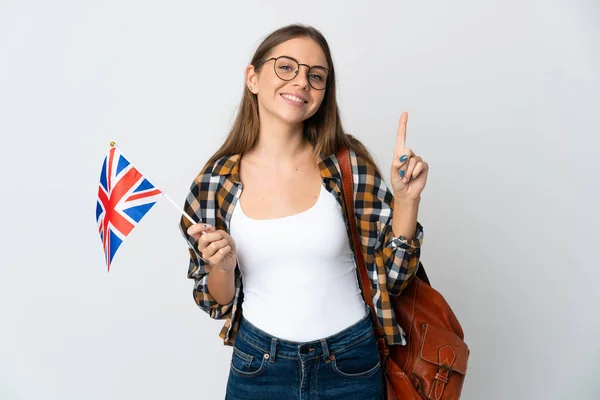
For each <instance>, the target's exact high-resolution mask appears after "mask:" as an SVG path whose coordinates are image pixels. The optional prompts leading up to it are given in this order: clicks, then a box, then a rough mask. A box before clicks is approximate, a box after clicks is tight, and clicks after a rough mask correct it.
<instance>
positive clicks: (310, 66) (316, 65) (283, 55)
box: [271, 54, 329, 72]
mask: <svg viewBox="0 0 600 400" xmlns="http://www.w3.org/2000/svg"><path fill="white" fill-rule="evenodd" d="M277 57H287V58H291V59H292V60H294V61H296V62H297V63H298V65H307V66H308V67H309V68H312V67H320V68H325V69H326V70H327V72H329V68H328V67H325V66H323V65H318V64H315V65H308V64H304V63H301V62H300V61H298V60H297V59H296V58H294V57H292V56H288V55H285V54H281V55H278V56H272V57H271V58H277Z"/></svg>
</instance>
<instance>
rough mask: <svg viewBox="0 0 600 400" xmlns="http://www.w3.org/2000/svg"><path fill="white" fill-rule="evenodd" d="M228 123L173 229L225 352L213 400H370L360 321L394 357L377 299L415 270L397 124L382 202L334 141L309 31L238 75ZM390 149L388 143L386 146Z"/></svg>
mask: <svg viewBox="0 0 600 400" xmlns="http://www.w3.org/2000/svg"><path fill="white" fill-rule="evenodd" d="M245 77H246V82H245V83H246V87H245V89H244V93H243V97H242V100H241V105H240V108H239V112H238V115H237V118H236V120H235V122H234V124H233V127H232V129H231V131H230V133H229V135H228V137H227V139H226V140H225V142H224V144H223V145H222V146H221V148H220V149H219V150H218V151H217V152H216V153H215V154H214V155H213V156H212V157H211V159H210V160H209V161H208V162H207V163H206V165H205V166H204V168H203V169H202V171H201V172H200V173H199V175H198V176H197V177H196V179H195V180H194V182H193V184H192V186H191V189H190V193H189V195H188V197H187V199H186V202H185V206H184V210H185V211H186V212H187V213H188V214H189V215H191V216H193V218H194V219H195V221H196V222H197V223H196V224H193V225H192V224H191V223H190V222H189V221H188V220H187V219H186V218H182V219H181V222H180V226H181V229H182V233H183V234H184V236H185V238H186V240H187V242H188V244H189V246H190V264H189V270H188V277H189V278H190V279H193V280H194V281H195V286H194V298H195V300H196V303H197V304H198V306H199V307H200V308H201V309H203V310H204V311H206V312H207V313H208V314H209V315H210V317H211V318H215V319H223V320H225V324H224V326H223V329H222V331H221V334H220V336H221V337H222V338H223V339H224V343H225V344H226V345H231V346H233V354H232V359H231V367H230V374H229V379H228V383H227V399H231V400H237V399H245V400H249V399H250V400H252V399H266V398H273V399H292V398H296V399H300V398H301V399H305V398H319V399H338V398H339V399H379V398H383V396H384V387H383V379H382V369H381V365H380V362H379V353H378V349H377V343H376V338H375V336H374V331H373V322H374V319H373V318H377V319H378V321H379V323H380V324H381V326H382V327H383V330H384V333H385V336H386V340H387V342H388V344H390V345H391V344H403V343H404V334H403V331H402V327H401V326H399V325H398V323H397V322H396V320H395V317H394V313H393V312H392V310H391V305H390V296H397V295H398V294H399V293H400V292H401V291H402V290H403V289H404V288H405V287H406V285H407V284H408V282H409V280H410V279H411V277H412V276H413V275H414V273H415V271H416V269H417V266H418V264H419V256H420V246H421V243H422V240H423V228H422V226H421V225H420V224H419V223H418V222H417V215H418V209H419V202H420V198H421V193H422V191H423V189H424V187H425V184H426V181H427V175H428V171H429V166H428V164H427V163H426V162H425V161H423V159H422V158H421V157H420V156H417V155H416V154H415V153H414V152H413V151H412V150H411V149H409V148H406V147H405V140H406V124H407V119H408V115H407V113H406V112H404V113H402V115H401V117H400V122H399V125H398V129H397V134H396V138H395V142H396V145H395V147H394V157H393V162H392V165H391V169H390V182H391V190H390V189H388V187H387V186H386V184H385V182H384V181H383V178H382V175H381V173H380V171H379V169H378V168H377V166H376V165H375V162H374V161H373V159H372V158H371V156H370V155H369V152H368V151H367V149H366V148H365V147H364V146H363V145H362V144H361V143H360V142H359V141H358V140H357V139H356V138H354V137H352V136H351V135H348V134H346V133H345V132H344V129H343V128H342V124H341V121H340V115H339V111H338V107H337V102H336V80H335V68H334V65H333V60H332V57H331V53H330V50H329V46H328V44H327V41H326V40H325V38H324V37H323V35H322V34H321V33H320V32H319V31H318V30H316V29H314V28H312V27H306V26H301V25H290V26H286V27H283V28H281V29H278V30H277V31H275V32H273V33H271V34H270V35H268V36H267V37H266V38H265V39H264V41H263V42H262V43H261V44H260V45H259V46H258V48H257V50H256V52H255V53H254V56H253V57H252V60H251V62H250V64H249V65H248V66H247V67H246V70H245ZM391 140H394V139H393V138H392V137H390V141H391ZM341 147H347V148H348V149H349V151H350V157H351V164H352V169H353V175H354V199H353V200H354V208H355V215H354V216H353V217H355V218H356V219H357V224H358V229H359V231H360V238H361V242H362V243H361V245H362V250H363V254H364V257H365V263H366V265H367V268H368V270H369V278H370V283H371V285H372V293H374V296H373V304H374V306H375V308H376V311H377V312H376V314H377V315H374V316H373V315H372V313H371V312H370V309H369V307H368V306H366V304H365V301H364V299H363V297H362V294H361V289H360V285H359V284H358V280H357V275H356V264H355V261H354V253H353V250H352V246H351V243H352V241H351V240H352V239H351V236H350V233H349V230H348V229H347V218H346V214H345V205H344V201H343V198H342V187H341V173H340V164H339V162H338V160H337V158H336V152H337V151H338V150H339V149H340V148H341Z"/></svg>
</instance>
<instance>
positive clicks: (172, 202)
mask: <svg viewBox="0 0 600 400" xmlns="http://www.w3.org/2000/svg"><path fill="white" fill-rule="evenodd" d="M110 147H114V148H115V149H116V148H117V146H116V144H115V142H110ZM119 152H120V153H121V154H123V157H125V158H126V159H127V160H128V161H129V162H130V163H131V165H132V166H133V167H134V168H135V169H137V170H138V171H139V172H140V174H142V175H144V178H146V180H148V182H150V183H151V184H152V186H154V187H155V188H157V189H158V190H160V194H162V195H163V196H164V197H165V198H166V199H167V200H169V202H170V203H171V204H172V205H173V207H175V208H176V209H177V211H179V212H180V213H181V214H183V215H184V216H185V217H186V218H187V219H188V221H190V222H191V223H192V224H195V223H196V221H194V220H193V219H192V217H190V216H189V215H188V213H186V212H185V211H184V210H183V209H182V208H181V207H180V206H178V205H177V203H175V202H174V201H173V199H171V198H170V197H169V196H168V195H167V194H166V193H165V192H164V191H163V190H162V189H161V188H159V187H158V186H157V185H156V184H154V182H152V181H151V180H150V179H149V178H148V176H147V175H145V174H144V173H143V172H142V171H141V170H140V169H139V168H138V167H137V165H135V164H134V163H133V162H132V161H131V158H129V157H127V156H126V155H125V153H123V151H122V150H121V149H119Z"/></svg>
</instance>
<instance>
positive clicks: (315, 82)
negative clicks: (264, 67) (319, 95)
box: [262, 56, 329, 90]
mask: <svg viewBox="0 0 600 400" xmlns="http://www.w3.org/2000/svg"><path fill="white" fill-rule="evenodd" d="M271 60H275V62H274V63H273V69H274V70H275V74H276V75H277V76H278V77H279V79H281V80H282V81H291V80H292V79H294V78H295V77H296V76H297V75H298V71H300V66H301V65H304V66H305V67H306V68H308V72H307V74H306V76H307V78H308V84H309V85H310V87H312V88H313V89H315V90H324V89H325V88H326V87H327V80H328V79H329V70H328V69H327V68H325V67H321V66H318V65H313V66H312V67H311V66H309V65H306V64H300V63H299V62H298V61H296V60H294V59H293V58H292V57H287V56H280V57H272V58H269V59H267V60H264V61H263V62H262V63H266V62H269V61H271Z"/></svg>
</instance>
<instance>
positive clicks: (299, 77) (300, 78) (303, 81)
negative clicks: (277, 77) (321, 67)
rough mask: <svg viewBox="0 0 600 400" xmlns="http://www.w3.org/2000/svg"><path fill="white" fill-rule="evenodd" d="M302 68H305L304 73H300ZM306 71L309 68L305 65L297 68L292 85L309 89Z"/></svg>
mask: <svg viewBox="0 0 600 400" xmlns="http://www.w3.org/2000/svg"><path fill="white" fill-rule="evenodd" d="M302 67H304V68H306V71H305V72H302ZM308 70H309V67H307V66H306V65H300V66H298V73H297V74H296V77H295V78H294V79H293V83H294V84H296V85H298V86H300V87H302V88H303V89H308V87H309V85H308Z"/></svg>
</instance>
